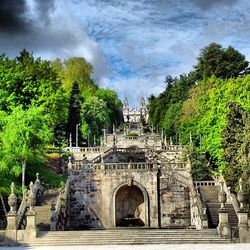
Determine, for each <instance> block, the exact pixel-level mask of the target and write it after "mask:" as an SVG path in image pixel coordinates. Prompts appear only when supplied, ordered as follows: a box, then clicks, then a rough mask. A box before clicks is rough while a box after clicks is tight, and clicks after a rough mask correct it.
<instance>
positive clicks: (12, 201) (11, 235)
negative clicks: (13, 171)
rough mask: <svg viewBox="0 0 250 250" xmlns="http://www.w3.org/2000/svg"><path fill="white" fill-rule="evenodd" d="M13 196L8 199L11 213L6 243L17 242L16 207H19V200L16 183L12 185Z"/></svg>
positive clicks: (8, 217)
mask: <svg viewBox="0 0 250 250" xmlns="http://www.w3.org/2000/svg"><path fill="white" fill-rule="evenodd" d="M10 189H11V194H10V196H9V198H8V204H9V206H10V211H9V213H8V214H7V228H6V233H5V237H6V241H9V240H11V241H14V242H16V240H17V212H16V205H17V198H16V195H15V193H14V190H15V184H14V182H12V183H11V185H10Z"/></svg>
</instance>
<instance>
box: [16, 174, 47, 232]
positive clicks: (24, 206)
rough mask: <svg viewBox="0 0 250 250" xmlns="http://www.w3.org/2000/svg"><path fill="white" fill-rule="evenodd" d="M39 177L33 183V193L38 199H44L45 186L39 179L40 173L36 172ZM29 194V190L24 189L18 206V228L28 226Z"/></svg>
mask: <svg viewBox="0 0 250 250" xmlns="http://www.w3.org/2000/svg"><path fill="white" fill-rule="evenodd" d="M36 176H37V179H36V181H35V184H34V185H33V193H34V195H35V197H36V201H37V200H38V199H42V197H41V196H42V195H43V191H44V188H43V186H42V185H41V184H40V180H39V175H38V174H36ZM28 196H29V192H27V190H24V191H23V197H22V201H21V204H20V206H19V208H18V211H17V220H16V228H17V229H24V228H25V227H26V213H27V211H28V207H29V206H28V203H27V201H28ZM38 197H39V198H38Z"/></svg>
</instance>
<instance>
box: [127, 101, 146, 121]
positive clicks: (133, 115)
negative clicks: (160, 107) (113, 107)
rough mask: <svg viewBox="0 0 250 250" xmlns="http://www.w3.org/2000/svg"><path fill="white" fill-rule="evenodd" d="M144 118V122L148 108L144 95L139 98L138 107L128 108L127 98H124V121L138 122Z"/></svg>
mask: <svg viewBox="0 0 250 250" xmlns="http://www.w3.org/2000/svg"><path fill="white" fill-rule="evenodd" d="M142 119H144V120H145V122H148V110H147V107H146V103H145V99H144V97H142V98H141V102H140V107H139V108H136V107H133V108H132V109H130V108H129V103H128V99H127V98H125V100H124V104H123V120H124V122H125V123H128V122H129V123H139V122H141V120H142Z"/></svg>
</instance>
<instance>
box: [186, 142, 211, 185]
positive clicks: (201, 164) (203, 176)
mask: <svg viewBox="0 0 250 250" xmlns="http://www.w3.org/2000/svg"><path fill="white" fill-rule="evenodd" d="M184 158H185V159H184V160H187V158H189V160H190V163H191V166H192V177H193V180H194V181H204V180H211V179H212V178H211V172H210V171H211V169H209V167H208V166H209V161H208V159H207V158H206V155H205V154H204V153H202V152H201V151H200V149H199V148H198V147H194V146H193V145H189V144H188V145H187V146H185V148H184Z"/></svg>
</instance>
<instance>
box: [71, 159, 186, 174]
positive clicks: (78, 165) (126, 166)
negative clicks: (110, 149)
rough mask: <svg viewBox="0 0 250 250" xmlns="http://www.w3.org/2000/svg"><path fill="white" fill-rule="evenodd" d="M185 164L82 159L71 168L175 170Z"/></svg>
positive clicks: (181, 168) (79, 169)
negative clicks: (105, 161) (89, 160)
mask: <svg viewBox="0 0 250 250" xmlns="http://www.w3.org/2000/svg"><path fill="white" fill-rule="evenodd" d="M185 167H186V164H185V163H184V162H177V163H176V162H171V163H169V162H165V163H161V164H158V163H156V162H155V163H147V162H137V163H83V162H82V161H75V162H74V163H72V164H71V170H72V171H75V172H79V171H87V170H130V169H131V170H140V171H147V170H156V169H158V168H162V169H164V170H165V169H166V168H169V169H174V170H176V171H183V170H185Z"/></svg>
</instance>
